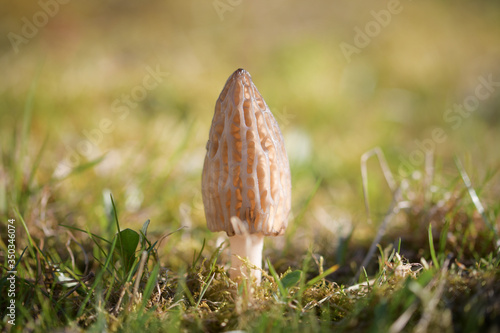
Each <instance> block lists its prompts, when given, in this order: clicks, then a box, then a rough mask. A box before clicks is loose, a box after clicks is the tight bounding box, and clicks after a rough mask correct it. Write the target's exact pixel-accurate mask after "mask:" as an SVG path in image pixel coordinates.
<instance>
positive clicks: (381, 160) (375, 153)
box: [360, 147, 397, 224]
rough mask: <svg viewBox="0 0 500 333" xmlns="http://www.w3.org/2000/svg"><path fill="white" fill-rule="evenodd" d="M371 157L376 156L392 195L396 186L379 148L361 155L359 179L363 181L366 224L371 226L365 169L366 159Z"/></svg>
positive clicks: (366, 171)
mask: <svg viewBox="0 0 500 333" xmlns="http://www.w3.org/2000/svg"><path fill="white" fill-rule="evenodd" d="M372 156H377V158H378V161H379V164H380V168H381V169H382V172H383V173H384V178H385V180H386V182H387V185H388V186H389V188H390V189H391V192H392V193H393V194H394V192H395V191H396V188H397V185H396V181H395V180H394V176H393V175H392V172H391V169H389V165H388V164H387V160H386V159H385V156H384V153H383V152H382V149H380V147H375V148H373V149H371V150H369V151H367V152H365V153H364V154H363V155H361V162H360V165H361V179H362V181H363V197H364V200H365V208H366V215H367V217H368V223H370V224H371V222H372V221H371V214H370V202H369V200H368V170H367V168H366V163H367V162H368V159H370V157H372Z"/></svg>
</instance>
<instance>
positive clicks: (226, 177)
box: [202, 69, 292, 236]
mask: <svg viewBox="0 0 500 333" xmlns="http://www.w3.org/2000/svg"><path fill="white" fill-rule="evenodd" d="M291 187H292V186H291V178H290V167H289V163H288V157H287V154H286V150H285V144H284V142H283V136H282V135H281V131H280V129H279V127H278V123H277V122H276V119H274V117H273V115H272V113H271V111H270V110H269V107H268V106H267V104H266V102H265V101H264V99H263V98H262V96H261V95H260V93H259V91H258V90H257V88H256V87H255V85H254V84H253V82H252V78H251V76H250V74H249V73H248V72H247V71H246V70H244V69H238V70H236V71H235V72H234V73H233V74H232V75H231V76H230V77H229V79H228V80H227V82H226V85H225V86H224V88H223V89H222V92H221V94H220V96H219V99H218V100H217V102H216V104H215V114H214V118H213V120H212V126H211V128H210V134H209V140H208V143H207V154H206V157H205V162H204V165H203V174H202V196H203V204H204V206H205V216H206V219H207V225H208V228H209V229H210V230H211V231H225V232H226V233H227V234H228V235H229V236H232V235H234V234H235V231H234V229H233V226H232V224H231V221H230V219H231V217H233V216H236V217H238V218H239V219H240V220H241V221H242V222H243V223H244V224H245V225H246V227H247V229H248V232H249V233H250V234H255V233H262V234H264V235H274V236H277V235H282V234H283V233H284V231H285V229H286V227H287V224H288V215H289V213H290V206H291Z"/></svg>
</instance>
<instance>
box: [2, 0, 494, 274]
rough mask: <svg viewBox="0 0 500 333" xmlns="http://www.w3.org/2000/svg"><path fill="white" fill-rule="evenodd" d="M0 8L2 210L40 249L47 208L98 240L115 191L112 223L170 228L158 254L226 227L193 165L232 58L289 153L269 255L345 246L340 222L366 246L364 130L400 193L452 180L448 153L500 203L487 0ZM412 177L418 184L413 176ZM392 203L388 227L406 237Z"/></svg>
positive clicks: (160, 230)
mask: <svg viewBox="0 0 500 333" xmlns="http://www.w3.org/2000/svg"><path fill="white" fill-rule="evenodd" d="M2 7H3V10H2V11H1V14H0V16H1V20H0V31H1V33H0V35H1V39H0V51H1V57H0V72H1V73H2V74H1V80H0V128H1V132H0V137H1V149H2V150H1V155H0V156H1V158H2V160H1V163H0V165H1V169H0V185H1V186H0V187H1V191H0V211H1V213H2V216H3V217H4V219H6V218H7V217H10V216H12V215H13V214H14V213H13V208H14V207H16V206H17V207H19V209H20V212H21V214H22V216H23V217H24V219H25V220H26V223H27V224H28V226H29V228H30V230H31V233H32V235H33V236H34V237H38V238H40V239H41V238H44V239H45V244H46V245H45V246H49V245H50V244H53V245H54V244H57V243H58V242H60V241H62V239H64V237H68V236H67V232H68V230H67V229H65V228H62V227H59V226H58V225H59V224H66V225H71V226H77V227H79V228H84V229H85V228H87V227H88V228H89V230H91V231H93V232H95V233H97V234H99V235H103V236H105V235H108V236H109V237H111V236H112V235H113V234H114V232H115V229H114V227H115V226H114V224H113V223H112V222H111V221H112V219H111V218H110V216H109V207H110V203H109V193H112V194H113V196H114V198H115V201H116V204H117V208H118V213H119V218H120V223H121V225H122V227H124V228H125V227H130V228H133V229H134V230H138V229H139V228H140V227H141V226H142V224H143V223H144V221H146V220H147V219H150V220H151V225H150V229H149V232H150V235H152V238H153V239H159V238H160V237H161V236H162V235H164V234H166V233H169V232H172V231H175V230H176V229H178V228H179V227H181V226H185V227H186V228H184V229H182V230H180V231H178V232H177V233H175V234H173V235H171V236H169V238H167V240H166V241H163V244H162V246H161V248H160V252H161V254H162V257H161V258H162V260H163V261H164V262H165V264H166V265H170V266H172V267H175V266H179V265H182V263H183V262H190V260H191V259H192V255H193V251H194V250H199V249H200V247H201V243H202V241H203V239H206V240H207V246H208V249H209V251H213V249H214V248H215V246H216V244H217V242H220V241H221V239H223V238H220V237H223V236H224V235H222V234H214V233H210V232H209V231H208V230H207V228H206V224H205V218H204V212H203V204H202V201H201V193H200V191H201V184H200V183H201V170H202V164H203V159H204V154H205V145H206V141H207V139H208V132H209V128H210V123H211V120H212V116H213V110H214V105H215V101H216V99H217V97H218V95H219V93H220V91H221V90H222V88H223V86H224V83H225V81H226V80H227V78H228V77H229V75H230V74H231V73H232V72H233V71H234V70H236V69H237V68H240V67H241V68H244V69H246V70H248V71H249V72H250V73H251V75H252V78H253V80H254V83H255V84H256V86H257V87H258V89H259V90H260V92H261V94H262V95H263V97H264V99H265V100H266V102H267V104H268V105H269V106H270V108H271V111H272V112H273V113H274V115H275V117H276V119H277V120H278V123H279V124H280V126H281V130H282V132H283V135H284V138H285V142H286V144H287V149H288V154H289V158H290V163H291V169H292V177H293V181H292V185H293V191H292V193H293V200H292V210H293V216H292V218H291V220H290V227H289V230H288V232H287V235H286V236H284V237H280V238H278V239H276V240H268V241H266V250H265V251H266V253H265V255H269V256H270V257H271V258H273V261H274V262H276V266H277V267H278V268H281V269H286V266H287V265H294V261H293V260H294V259H293V258H294V256H295V257H296V254H297V253H299V254H304V253H305V252H306V251H307V249H308V248H310V247H311V246H312V249H313V252H315V253H319V254H320V255H323V256H324V257H325V262H326V263H327V264H331V265H333V264H335V263H337V262H339V261H344V260H345V259H346V258H345V257H339V249H340V248H341V245H342V244H343V243H342V242H344V243H345V241H346V239H347V240H350V241H351V243H349V244H347V243H346V244H347V245H346V248H348V247H353V249H354V250H353V251H351V252H350V254H349V255H350V256H356V255H359V256H363V255H364V253H366V249H365V248H363V246H364V245H363V246H361V249H359V250H356V249H357V248H358V247H359V246H360V245H359V244H365V245H366V244H369V242H371V240H372V239H373V236H374V232H375V231H376V230H377V228H378V225H379V224H380V221H381V220H382V218H383V216H384V214H385V212H386V210H387V209H388V207H389V203H390V201H391V199H392V193H391V190H390V189H389V188H388V186H387V184H386V182H385V180H384V178H383V173H382V172H381V170H380V168H379V166H378V164H377V162H376V161H375V160H370V161H369V162H368V164H367V168H368V179H369V183H368V184H369V194H370V204H371V208H372V212H371V217H372V220H373V223H372V224H368V223H367V216H366V211H365V207H364V201H363V192H362V186H361V184H362V181H361V174H360V157H361V155H362V154H363V153H365V152H367V151H369V150H370V149H372V148H374V147H377V146H378V147H380V148H381V149H382V151H383V152H384V154H385V156H386V158H387V161H388V165H389V168H390V169H391V171H392V172H393V173H394V177H395V179H396V182H397V183H399V182H401V181H402V180H405V181H407V182H409V183H410V184H413V185H412V186H413V187H411V186H410V188H411V189H412V190H411V191H410V190H408V191H406V192H405V193H404V195H405V196H406V197H405V198H406V199H408V200H410V201H411V202H412V207H413V208H415V207H417V206H418V205H415V200H416V199H418V198H419V194H421V193H422V191H424V190H425V191H427V192H428V193H430V194H429V195H430V199H429V200H430V202H439V201H440V200H441V201H443V202H447V200H449V198H450V197H453V195H454V194H453V193H456V192H459V193H462V195H463V192H464V191H463V189H464V187H463V183H462V182H461V180H460V178H459V173H458V170H457V168H456V166H455V164H454V162H453V158H454V156H457V157H459V158H460V160H461V161H462V162H463V164H464V167H465V169H466V170H467V172H468V173H469V176H470V177H471V179H472V182H473V185H474V186H477V189H478V191H479V192H480V197H481V199H482V200H483V204H484V205H485V207H486V208H487V209H493V210H495V209H496V211H498V209H500V205H499V202H498V198H499V197H500V186H499V176H498V175H497V174H496V173H495V172H496V171H497V170H498V166H499V163H500V150H499V148H498V144H499V143H500V131H499V129H500V117H499V111H500V110H499V107H500V89H499V88H500V64H499V59H500V3H499V2H497V1H486V0H484V1H474V2H471V1H405V0H402V1H394V0H390V1H336V2H332V1H315V2H304V1H282V0H277V1H273V2H265V1H260V0H258V1H243V0H240V1H237V0H210V1H182V2H180V1H177V2H174V1H148V2H139V1H115V0H107V1H99V2H97V1H85V2H79V1H70V0H59V1H58V0H40V1H38V2H35V1H32V2H27V1H22V2H12V1H11V2H8V3H4V4H3V5H2ZM40 151H42V154H39V152H40ZM426 151H429V152H431V151H433V154H428V156H433V163H432V164H431V165H433V166H434V171H433V173H432V175H429V174H428V170H427V171H426V170H425V168H424V164H425V162H424V160H425V159H424V155H425V152H426ZM89 162H91V164H90V165H89V164H88V163H89ZM426 172H427V173H426ZM431 176H432V177H431ZM426 177H431V178H432V186H428V187H427V188H426V189H424V190H422V185H421V184H422V179H424V178H426ZM15 183H19V184H21V186H20V187H16V184H15ZM19 184H18V185H19ZM428 185H429V184H428ZM19 189H21V190H19ZM467 200H468V199H467V198H465V199H464V202H465V203H466V204H469V203H470V200H469V201H467ZM417 201H418V200H417ZM495 207H496V208H495ZM415 209H417V208H415ZM468 209H470V210H473V209H474V207H473V206H472V205H470V207H469V208H468ZM408 216H409V215H408V214H406V215H405V214H403V215H402V216H398V217H397V218H395V219H393V220H392V221H391V223H390V225H389V230H399V231H398V232H399V233H400V235H403V236H404V235H406V236H407V237H408V234H409V233H410V231H411V230H413V229H410V228H409V227H408V221H409V218H408ZM433 222H434V223H437V224H439V223H441V222H442V221H440V220H439V219H436V220H435V221H433ZM2 223H3V222H2ZM428 223H429V221H428V220H426V222H425V226H424V227H426V226H427V225H428ZM496 223H500V222H499V221H498V219H497V220H496ZM351 232H352V237H350V235H351ZM77 237H81V239H83V238H85V237H87V236H85V235H83V234H77ZM292 244H293V245H292ZM313 244H314V245H313ZM402 247H403V249H404V248H405V243H404V241H403V244H402ZM210 253H211V252H210ZM207 254H209V252H207ZM281 257H283V258H287V257H288V258H289V260H288V261H285V262H283V264H282V266H283V267H281V266H280V262H279V258H281ZM297 260H298V259H297Z"/></svg>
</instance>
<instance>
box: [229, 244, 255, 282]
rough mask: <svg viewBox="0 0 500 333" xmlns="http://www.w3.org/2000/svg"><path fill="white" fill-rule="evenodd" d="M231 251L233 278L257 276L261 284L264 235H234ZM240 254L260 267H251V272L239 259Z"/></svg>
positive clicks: (231, 275)
mask: <svg viewBox="0 0 500 333" xmlns="http://www.w3.org/2000/svg"><path fill="white" fill-rule="evenodd" d="M229 243H230V251H231V269H230V271H229V276H230V277H231V279H232V280H234V281H237V280H238V279H239V278H240V277H243V278H250V277H255V279H256V281H257V284H260V280H261V277H262V273H261V271H260V269H261V268H262V248H263V247H264V235H262V234H251V235H249V234H247V235H234V236H232V237H230V238H229ZM237 256H240V257H241V258H243V259H247V260H248V262H249V263H251V264H252V265H254V266H256V267H258V269H251V272H250V274H249V272H248V270H247V268H246V267H245V264H244V263H243V262H242V261H241V260H240V259H238V257H237Z"/></svg>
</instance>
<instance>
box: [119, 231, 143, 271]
mask: <svg viewBox="0 0 500 333" xmlns="http://www.w3.org/2000/svg"><path fill="white" fill-rule="evenodd" d="M119 238H121V243H120V244H118V250H119V251H120V252H119V253H120V255H121V259H122V261H123V266H124V268H125V271H126V272H128V271H129V270H130V268H131V267H132V264H133V263H134V260H135V250H136V249H137V245H138V244H139V234H138V233H137V232H135V231H134V230H132V229H125V230H122V231H120V233H119Z"/></svg>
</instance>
